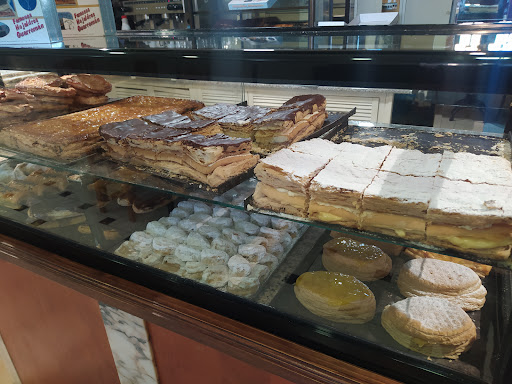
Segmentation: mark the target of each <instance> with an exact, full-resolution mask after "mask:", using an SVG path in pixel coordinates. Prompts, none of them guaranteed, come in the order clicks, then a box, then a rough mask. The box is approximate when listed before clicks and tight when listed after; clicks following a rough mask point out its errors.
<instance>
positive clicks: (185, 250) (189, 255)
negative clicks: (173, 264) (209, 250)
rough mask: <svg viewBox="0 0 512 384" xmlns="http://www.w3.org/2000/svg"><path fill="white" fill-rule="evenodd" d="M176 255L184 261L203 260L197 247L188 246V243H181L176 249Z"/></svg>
mask: <svg viewBox="0 0 512 384" xmlns="http://www.w3.org/2000/svg"><path fill="white" fill-rule="evenodd" d="M174 256H176V257H177V258H178V259H180V260H181V261H182V262H187V261H199V260H201V252H200V251H198V250H197V249H195V248H191V247H187V246H186V245H183V244H182V245H179V246H178V247H177V248H176V249H175V250H174Z"/></svg>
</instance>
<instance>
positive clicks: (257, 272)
mask: <svg viewBox="0 0 512 384" xmlns="http://www.w3.org/2000/svg"><path fill="white" fill-rule="evenodd" d="M269 275H270V270H269V269H268V267H267V266H266V265H262V264H256V265H255V266H253V267H252V271H251V274H250V275H249V277H255V278H257V279H258V280H259V281H260V283H263V282H264V281H265V280H266V279H267V277H268V276H269Z"/></svg>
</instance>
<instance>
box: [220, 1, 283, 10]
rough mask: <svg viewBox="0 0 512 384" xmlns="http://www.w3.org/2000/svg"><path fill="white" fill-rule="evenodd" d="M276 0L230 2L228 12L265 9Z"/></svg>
mask: <svg viewBox="0 0 512 384" xmlns="http://www.w3.org/2000/svg"><path fill="white" fill-rule="evenodd" d="M275 2H276V0H232V1H230V2H229V4H228V9H229V10H230V11H238V10H243V9H267V8H271V7H272V6H273V5H274V4H275Z"/></svg>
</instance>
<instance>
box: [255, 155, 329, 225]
mask: <svg viewBox="0 0 512 384" xmlns="http://www.w3.org/2000/svg"><path fill="white" fill-rule="evenodd" d="M328 161H329V160H328V159H325V158H321V157H318V156H313V155H308V154H305V153H299V152H294V151H292V150H290V149H283V150H280V151H278V152H276V153H274V154H272V155H270V156H268V157H267V158H265V159H262V160H261V161H260V162H259V164H258V165H257V166H256V168H255V169H254V173H255V175H256V177H257V178H258V180H259V183H258V184H257V186H256V191H255V192H254V195H253V199H254V203H255V204H256V205H257V206H258V207H260V208H265V209H270V210H273V211H276V212H285V213H289V214H292V215H297V216H302V217H305V216H306V214H307V210H308V200H309V199H308V194H307V191H308V187H309V184H310V182H311V180H312V179H313V178H314V177H315V176H316V175H317V174H318V172H320V170H321V169H322V168H323V167H324V166H325V165H326V164H327V162H328Z"/></svg>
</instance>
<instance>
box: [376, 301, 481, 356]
mask: <svg viewBox="0 0 512 384" xmlns="http://www.w3.org/2000/svg"><path fill="white" fill-rule="evenodd" d="M381 323H382V326H383V327H384V329H385V330H386V331H387V332H388V333H389V334H390V335H391V337H393V339H395V340H396V341H397V342H398V343H400V344H401V345H403V346H404V347H406V348H409V349H411V350H413V351H416V352H418V353H421V354H423V355H427V356H431V357H441V358H448V359H457V358H458V357H459V355H460V354H461V353H463V352H465V351H467V350H468V349H469V348H470V347H471V344H472V343H473V341H475V339H476V327H475V324H474V323H473V321H472V320H471V318H470V317H469V316H468V314H467V313H466V312H464V311H463V310H462V308H460V307H459V306H457V305H455V304H452V303H451V302H449V301H448V300H445V299H440V298H436V297H410V298H407V299H405V300H401V301H399V302H397V303H394V304H392V305H388V306H386V307H385V308H384V310H383V311H382V317H381Z"/></svg>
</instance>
